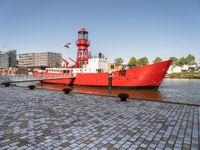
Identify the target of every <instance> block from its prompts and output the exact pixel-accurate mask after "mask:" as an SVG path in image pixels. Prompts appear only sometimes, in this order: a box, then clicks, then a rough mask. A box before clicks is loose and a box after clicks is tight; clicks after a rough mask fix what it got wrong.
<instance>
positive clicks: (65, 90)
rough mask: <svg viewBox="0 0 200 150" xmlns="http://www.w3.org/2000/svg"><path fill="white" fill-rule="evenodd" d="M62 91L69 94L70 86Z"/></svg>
mask: <svg viewBox="0 0 200 150" xmlns="http://www.w3.org/2000/svg"><path fill="white" fill-rule="evenodd" d="M63 92H65V94H69V93H70V92H71V89H70V88H64V89H63Z"/></svg>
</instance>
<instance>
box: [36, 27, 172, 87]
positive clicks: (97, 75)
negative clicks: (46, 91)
mask: <svg viewBox="0 0 200 150" xmlns="http://www.w3.org/2000/svg"><path fill="white" fill-rule="evenodd" d="M76 45H77V47H78V51H77V57H76V61H75V65H74V67H67V66H65V67H63V68H46V69H45V70H34V75H35V76H36V77H37V76H42V77H52V78H53V77H57V78H59V77H61V78H63V77H64V79H53V80H52V79H51V80H42V82H44V83H57V84H67V85H84V86H104V87H106V86H111V85H112V87H122V88H147V89H157V88H158V87H159V86H160V85H161V83H162V81H163V78H164V77H165V75H166V73H167V70H168V68H169V66H170V64H171V62H172V60H166V61H162V62H159V63H156V64H151V65H146V66H142V67H135V68H132V69H128V68H127V69H126V68H124V69H121V70H118V71H113V72H111V70H109V69H108V61H107V58H105V57H104V56H103V55H102V54H101V53H99V55H98V56H90V55H89V53H88V47H89V45H90V42H89V40H88V32H87V31H86V30H85V28H81V30H80V31H79V32H78V40H77V41H76ZM109 75H110V79H111V80H110V79H109Z"/></svg>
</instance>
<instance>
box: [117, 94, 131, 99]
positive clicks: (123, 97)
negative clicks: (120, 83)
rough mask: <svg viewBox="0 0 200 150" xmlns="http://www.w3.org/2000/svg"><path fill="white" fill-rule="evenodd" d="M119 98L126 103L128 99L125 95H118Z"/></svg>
mask: <svg viewBox="0 0 200 150" xmlns="http://www.w3.org/2000/svg"><path fill="white" fill-rule="evenodd" d="M118 97H120V99H121V101H126V99H127V98H129V95H128V94H126V93H121V94H119V95H118Z"/></svg>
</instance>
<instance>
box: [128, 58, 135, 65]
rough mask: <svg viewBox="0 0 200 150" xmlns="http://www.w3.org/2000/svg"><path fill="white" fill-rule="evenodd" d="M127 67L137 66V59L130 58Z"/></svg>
mask: <svg viewBox="0 0 200 150" xmlns="http://www.w3.org/2000/svg"><path fill="white" fill-rule="evenodd" d="M128 65H134V66H136V65H137V59H136V58H135V57H131V58H130V60H129V62H128Z"/></svg>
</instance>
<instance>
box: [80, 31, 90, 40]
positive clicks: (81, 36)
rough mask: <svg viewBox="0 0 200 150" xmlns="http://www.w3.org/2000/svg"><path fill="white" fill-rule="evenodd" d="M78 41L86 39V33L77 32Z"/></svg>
mask: <svg viewBox="0 0 200 150" xmlns="http://www.w3.org/2000/svg"><path fill="white" fill-rule="evenodd" d="M78 39H88V33H87V32H79V33H78Z"/></svg>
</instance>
